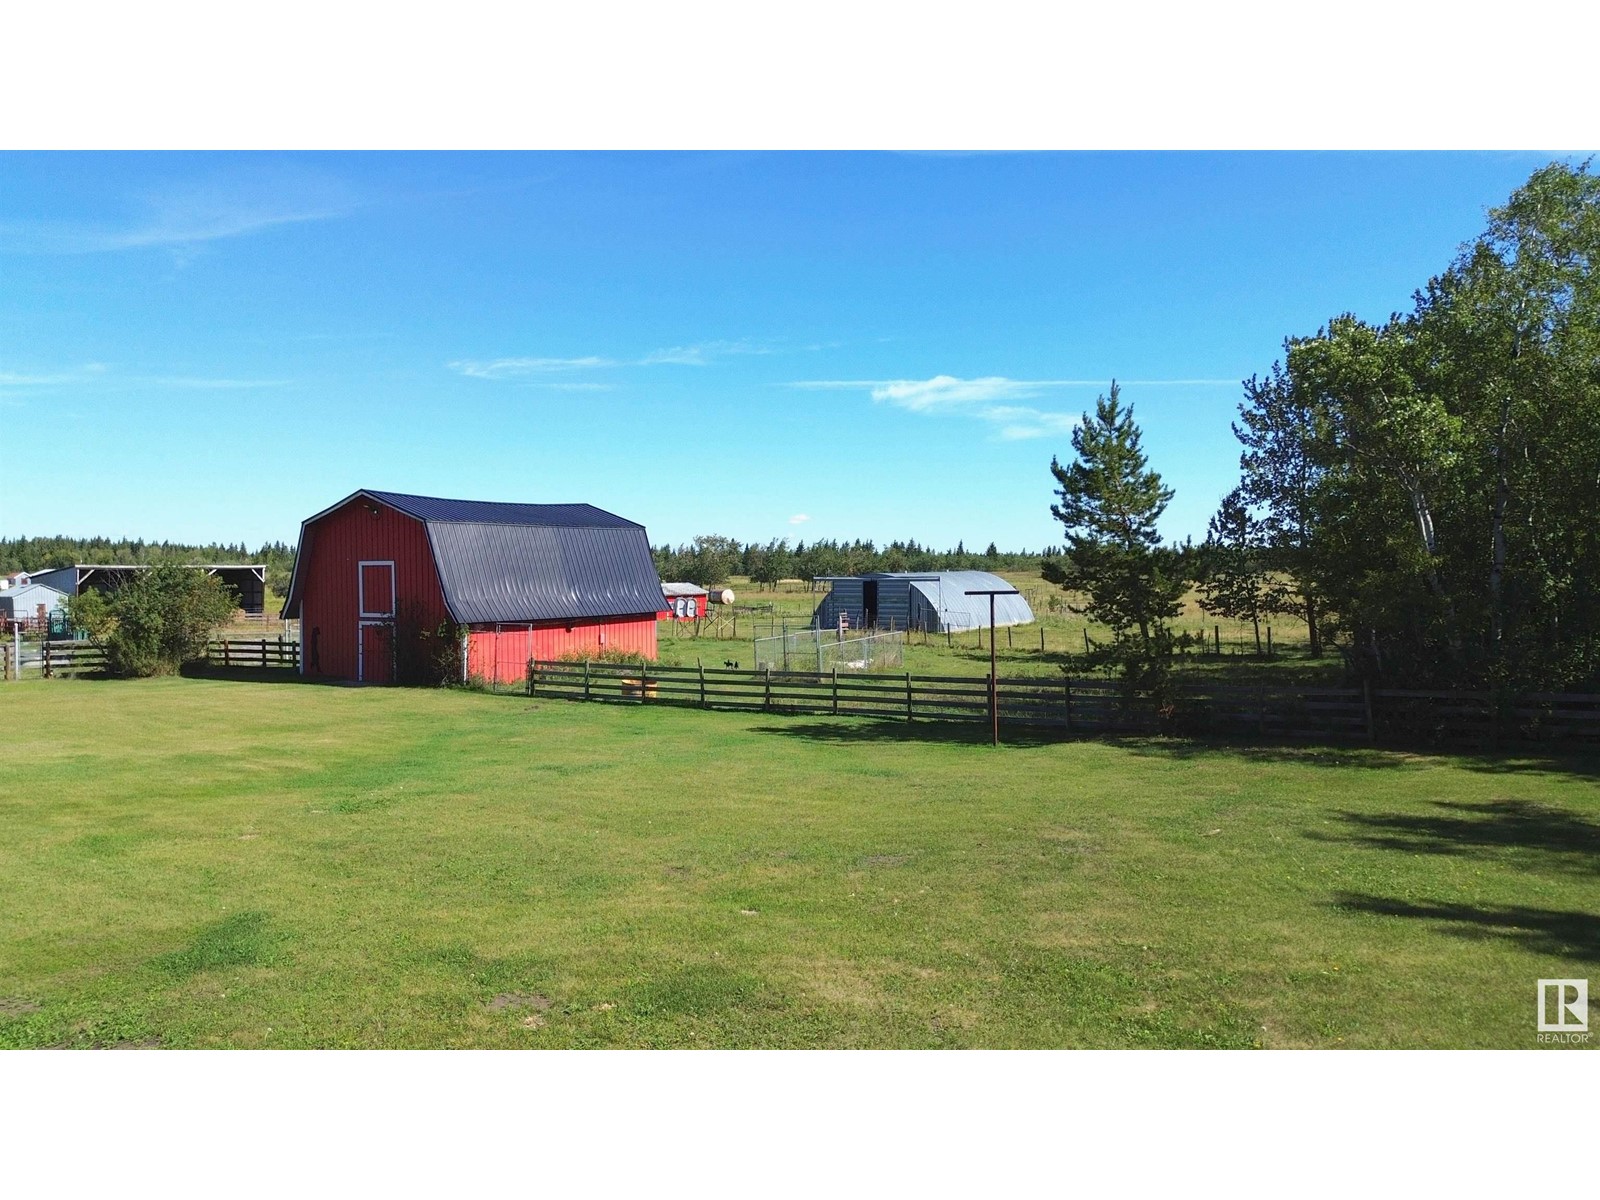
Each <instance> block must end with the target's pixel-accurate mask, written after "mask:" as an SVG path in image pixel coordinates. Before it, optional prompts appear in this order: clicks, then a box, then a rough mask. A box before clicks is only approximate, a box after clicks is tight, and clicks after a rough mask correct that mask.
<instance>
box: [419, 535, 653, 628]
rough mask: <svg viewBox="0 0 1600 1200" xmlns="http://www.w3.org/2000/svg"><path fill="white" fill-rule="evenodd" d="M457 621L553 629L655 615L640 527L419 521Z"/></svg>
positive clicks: (645, 543) (646, 548)
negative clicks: (586, 620) (587, 620)
mask: <svg viewBox="0 0 1600 1200" xmlns="http://www.w3.org/2000/svg"><path fill="white" fill-rule="evenodd" d="M424 523H425V524H426V525H427V527H428V540H429V542H431V543H432V545H433V559H434V562H435V563H436V564H438V567H439V582H440V583H441V584H443V585H444V598H445V603H446V604H448V605H449V606H450V611H451V612H452V613H454V614H455V618H456V620H457V621H460V622H462V623H464V624H468V625H476V624H480V623H483V622H490V621H554V620H572V619H574V618H581V617H616V616H625V615H631V614H638V613H655V612H659V611H660V610H661V609H662V608H663V607H664V604H663V601H662V595H661V577H660V576H659V575H657V574H656V567H655V561H654V560H653V559H652V558H651V556H650V543H649V541H648V540H647V539H646V537H645V532H644V526H642V525H634V524H632V523H628V524H625V525H610V526H582V525H511V524H506V523H494V524H490V523H486V522H479V521H426V522H424Z"/></svg>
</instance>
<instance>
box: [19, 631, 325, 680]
mask: <svg viewBox="0 0 1600 1200" xmlns="http://www.w3.org/2000/svg"><path fill="white" fill-rule="evenodd" d="M19 649H20V652H21V653H20V658H19V655H18V650H19ZM208 650H209V653H208V658H209V661H210V662H211V663H212V665H214V666H223V667H298V666H299V665H300V644H299V643H298V642H294V641H290V640H289V639H288V638H281V637H280V638H216V639H213V640H212V642H211V643H210V646H209V648H208ZM3 667H4V671H3V674H4V676H5V678H6V679H7V680H12V679H18V678H20V677H21V675H22V673H23V672H25V671H38V672H39V674H40V675H42V676H43V677H44V678H46V679H54V678H60V677H62V676H69V675H83V674H89V673H92V672H97V671H104V670H105V669H106V655H105V651H104V650H102V649H100V648H99V647H98V646H95V645H93V644H92V643H90V642H49V641H46V642H22V643H21V644H20V647H19V645H18V643H16V642H9V643H6V644H5V649H4V654H3Z"/></svg>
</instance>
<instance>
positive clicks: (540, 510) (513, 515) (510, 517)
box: [357, 490, 644, 529]
mask: <svg viewBox="0 0 1600 1200" xmlns="http://www.w3.org/2000/svg"><path fill="white" fill-rule="evenodd" d="M360 494H361V493H360V492H358V493H357V495H360ZM366 495H368V496H371V497H372V498H373V499H375V500H382V501H383V502H384V503H385V504H387V505H389V506H390V507H391V508H398V509H399V510H400V511H401V512H403V513H405V514H406V515H407V516H408V517H416V518H417V520H419V521H430V522H432V521H469V522H473V523H475V524H479V525H547V526H554V527H561V528H586V529H592V528H596V527H603V528H622V529H643V528H644V526H643V525H640V524H638V523H636V522H634V521H629V520H627V519H626V518H625V517H619V516H617V514H616V513H608V512H607V511H606V510H605V509H603V508H596V507H595V506H594V505H592V504H500V503H497V502H496V501H493V500H443V499H440V498H439V497H437V496H411V495H407V494H406V493H405V492H374V491H370V490H368V491H366Z"/></svg>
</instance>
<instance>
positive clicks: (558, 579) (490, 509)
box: [284, 488, 665, 625]
mask: <svg viewBox="0 0 1600 1200" xmlns="http://www.w3.org/2000/svg"><path fill="white" fill-rule="evenodd" d="M362 496H367V497H370V498H371V499H373V500H377V501H379V502H380V503H382V504H387V505H389V506H390V507H391V508H394V509H397V510H398V511H400V512H403V513H405V514H406V515H407V516H409V517H414V518H416V519H417V520H418V521H421V522H422V525H423V528H424V529H426V531H427V534H428V544H429V546H430V548H431V549H432V551H433V561H434V566H435V567H436V568H437V569H438V572H439V582H440V585H441V586H442V588H443V590H444V598H445V604H446V606H447V607H448V608H449V610H450V613H451V615H452V616H453V617H454V618H455V620H456V621H458V622H460V623H461V624H464V625H479V624H490V623H501V622H504V623H512V622H519V621H563V620H566V621H570V620H579V619H584V618H595V617H619V616H634V615H640V614H644V613H656V612H660V611H661V610H662V609H663V608H664V607H665V604H664V601H663V598H662V593H661V577H660V576H659V575H657V574H656V568H655V560H654V559H653V557H652V556H651V554H650V541H649V538H648V536H647V535H646V533H645V528H644V526H643V525H640V524H638V523H637V522H634V521H629V520H627V519H626V518H623V517H619V516H617V515H616V514H615V513H610V512H606V511H605V510H604V509H601V508H596V507H595V506H594V505H592V504H501V503H495V502H492V501H484V500H447V499H442V498H440V497H436V496H413V495H409V494H407V493H404V492H379V491H374V490H372V489H370V488H364V489H362V490H361V491H359V492H355V493H353V494H352V495H350V496H347V497H346V498H345V499H343V500H341V501H339V503H337V504H335V505H333V506H331V507H330V508H327V509H324V510H323V511H322V512H320V513H318V514H317V515H316V516H314V517H310V518H308V519H307V520H306V522H305V523H304V525H303V526H302V528H301V541H300V545H301V546H302V547H304V546H306V544H307V542H306V531H307V530H308V529H309V527H310V526H311V525H312V523H313V522H315V521H316V520H317V519H318V518H319V517H322V516H325V515H327V514H328V513H331V512H333V511H335V510H337V509H340V508H343V507H344V506H345V505H346V504H348V503H350V502H351V501H352V500H355V499H358V498H360V497H362ZM299 565H300V564H299V562H298V561H297V562H296V564H295V576H294V580H293V582H292V583H291V584H290V588H289V598H288V603H286V604H285V606H284V612H285V615H293V614H291V613H290V608H291V607H292V608H293V610H294V612H295V613H298V611H299V594H300V586H301V580H300V570H299Z"/></svg>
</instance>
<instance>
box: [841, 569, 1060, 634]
mask: <svg viewBox="0 0 1600 1200" xmlns="http://www.w3.org/2000/svg"><path fill="white" fill-rule="evenodd" d="M818 578H819V580H820V581H822V582H825V583H829V584H831V585H832V588H831V589H830V590H829V592H828V594H827V595H826V596H824V597H823V599H822V603H821V604H819V605H817V611H816V613H815V615H814V616H813V618H812V625H813V626H814V627H816V628H818V629H836V628H838V626H839V618H840V616H841V615H842V616H844V618H845V620H846V622H847V623H848V625H849V627H850V628H851V629H874V628H875V629H890V628H893V629H921V630H926V631H927V632H929V633H942V632H944V631H946V630H950V631H952V632H954V631H958V630H962V629H976V628H978V627H979V626H980V625H988V624H989V598H988V597H987V596H969V595H967V594H966V593H967V592H968V591H977V590H979V589H985V588H1008V587H1010V586H1011V585H1010V584H1009V583H1007V582H1006V581H1005V580H1004V579H1001V578H1000V577H999V576H998V575H991V574H990V573H989V572H988V571H926V572H918V571H875V572H872V573H871V574H867V575H832V576H819V577H818ZM994 616H995V624H996V625H1025V624H1027V623H1028V622H1029V621H1031V620H1033V609H1031V608H1030V607H1028V602H1027V601H1026V600H1024V599H1023V598H1022V597H1021V596H996V597H995V605H994Z"/></svg>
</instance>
